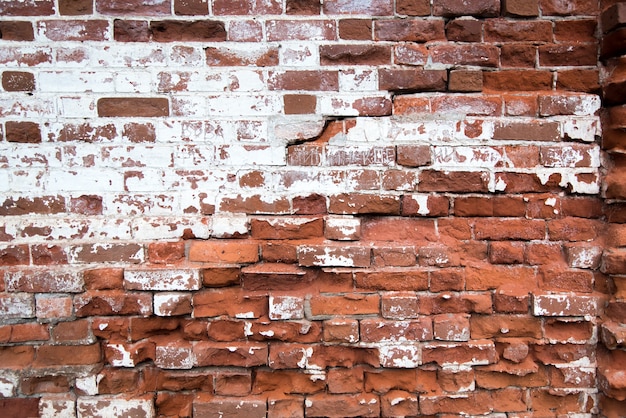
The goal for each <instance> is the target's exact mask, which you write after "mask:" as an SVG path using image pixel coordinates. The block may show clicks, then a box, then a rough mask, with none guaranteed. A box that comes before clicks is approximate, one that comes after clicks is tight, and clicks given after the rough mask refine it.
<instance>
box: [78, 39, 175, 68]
mask: <svg viewBox="0 0 626 418" xmlns="http://www.w3.org/2000/svg"><path fill="white" fill-rule="evenodd" d="M137 45H138V44H134V43H128V44H124V43H116V45H115V48H110V47H109V46H108V45H106V44H102V46H100V45H97V46H95V47H93V49H92V50H91V53H90V55H91V60H92V63H93V65H94V66H98V67H102V68H114V67H132V68H144V67H163V66H165V65H167V57H166V52H165V49H164V47H163V46H162V45H150V44H147V43H144V44H139V45H140V47H137Z"/></svg>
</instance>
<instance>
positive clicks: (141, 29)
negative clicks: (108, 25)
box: [113, 19, 151, 42]
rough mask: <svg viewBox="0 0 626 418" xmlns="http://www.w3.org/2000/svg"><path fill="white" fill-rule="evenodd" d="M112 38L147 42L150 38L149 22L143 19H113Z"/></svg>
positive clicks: (123, 40)
mask: <svg viewBox="0 0 626 418" xmlns="http://www.w3.org/2000/svg"><path fill="white" fill-rule="evenodd" d="M113 38H114V39H115V40H116V41H118V42H148V41H150V38H151V33H150V27H149V24H148V22H147V21H144V20H120V19H115V20H114V21H113Z"/></svg>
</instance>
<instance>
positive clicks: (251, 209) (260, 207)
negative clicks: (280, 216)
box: [219, 195, 289, 214]
mask: <svg viewBox="0 0 626 418" xmlns="http://www.w3.org/2000/svg"><path fill="white" fill-rule="evenodd" d="M219 210H220V211H221V212H233V213H241V212H243V213H271V214H276V213H285V212H288V211H289V201H288V200H287V199H286V198H282V197H281V198H277V199H275V200H272V201H269V202H268V201H267V199H266V198H264V197H262V196H260V195H254V196H250V197H246V198H242V197H241V195H239V196H238V197H237V198H230V197H226V198H223V199H221V201H220V203H219Z"/></svg>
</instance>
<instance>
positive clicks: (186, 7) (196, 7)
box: [174, 0, 209, 16]
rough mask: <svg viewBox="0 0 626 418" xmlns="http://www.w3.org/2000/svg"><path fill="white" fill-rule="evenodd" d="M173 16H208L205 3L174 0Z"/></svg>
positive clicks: (198, 0)
mask: <svg viewBox="0 0 626 418" xmlns="http://www.w3.org/2000/svg"><path fill="white" fill-rule="evenodd" d="M174 14H175V15H177V16H194V15H199V16H205V15H208V14H209V8H208V4H207V2H203V1H202V0H174Z"/></svg>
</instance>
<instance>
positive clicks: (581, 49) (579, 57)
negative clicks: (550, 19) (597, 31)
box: [539, 44, 597, 66]
mask: <svg viewBox="0 0 626 418" xmlns="http://www.w3.org/2000/svg"><path fill="white" fill-rule="evenodd" d="M596 62H597V46H596V45H595V44H555V45H554V44H547V45H540V46H539V65H541V66H590V65H595V63H596Z"/></svg>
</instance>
